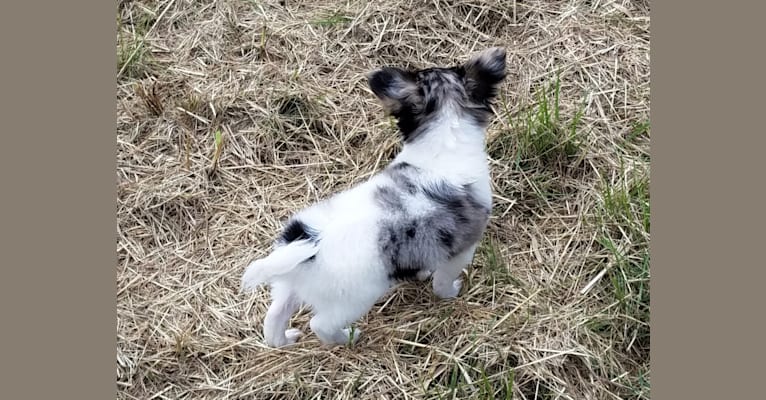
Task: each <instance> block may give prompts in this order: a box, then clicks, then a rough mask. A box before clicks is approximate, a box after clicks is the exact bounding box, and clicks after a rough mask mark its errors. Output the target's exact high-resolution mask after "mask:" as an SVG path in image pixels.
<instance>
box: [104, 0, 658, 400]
mask: <svg viewBox="0 0 766 400" xmlns="http://www.w3.org/2000/svg"><path fill="white" fill-rule="evenodd" d="M117 25H118V39H117V46H116V49H117V62H118V64H117V67H116V68H117V71H118V73H119V75H118V78H117V83H118V95H117V111H118V112H117V115H118V117H117V143H118V154H117V165H118V169H117V179H118V211H117V219H118V232H117V233H118V239H117V254H118V264H117V286H118V288H117V317H118V318H117V325H118V338H117V375H118V378H117V388H118V398H121V399H149V398H169V399H177V398H188V399H229V398H264V399H265V398H274V399H309V398H311V399H320V398H322V399H324V398H348V399H359V398H369V399H378V398H387V399H393V398H413V399H437V398H477V399H505V398H511V397H513V398H514V399H618V398H620V399H648V398H649V397H650V395H649V387H650V383H649V382H650V373H649V345H650V343H649V286H648V281H649V261H650V260H649V253H648V245H649V239H650V235H649V228H650V226H649V212H650V210H649V181H650V179H649V176H650V175H649V172H650V169H649V161H650V159H649V84H650V79H649V6H648V3H647V2H645V1H627V0H624V1H598V0H594V1H587V0H566V1H557V0H554V1H548V0H546V1H543V0H525V1H514V0H501V1H481V0H433V1H414V0H410V1H407V0H397V1H387V2H363V1H346V2H331V1H316V2H313V1H295V0H287V1H277V0H270V1H245V0H239V1H233V0H230V1H190V0H164V1H150V0H144V1H139V0H133V1H130V0H126V1H121V2H120V5H119V15H118V17H117ZM491 45H502V46H505V47H506V49H507V51H508V71H509V76H508V79H507V81H506V82H505V84H504V86H503V88H502V90H501V95H502V98H501V101H500V102H498V104H497V107H496V108H497V117H496V118H495V120H494V121H493V123H492V125H491V127H490V130H489V137H488V148H489V154H490V163H491V166H492V173H493V180H494V182H493V184H494V190H495V199H494V210H493V217H492V221H491V225H490V228H489V231H488V232H487V234H486V237H485V239H484V241H483V243H482V246H481V248H480V251H479V252H478V254H477V257H476V259H475V262H474V265H473V268H471V269H470V270H468V271H467V272H466V274H467V277H466V285H465V288H464V289H463V292H462V294H461V296H460V297H459V299H457V300H456V301H437V300H436V299H435V298H434V297H433V295H431V294H430V292H429V290H428V288H427V287H426V286H425V285H422V284H414V283H413V284H407V285H403V286H402V287H400V288H398V289H397V290H395V291H393V292H392V293H391V294H390V295H389V296H387V297H386V298H384V299H383V300H382V301H381V302H380V303H379V304H378V305H377V306H376V307H375V308H374V309H373V310H372V311H371V312H370V314H369V315H368V316H367V317H366V318H364V319H363V320H362V321H361V323H360V328H362V329H363V330H364V331H365V335H364V336H363V337H362V340H361V341H360V343H359V344H358V345H357V346H356V347H354V348H334V349H327V348H322V347H321V346H320V345H319V343H318V341H317V339H316V338H315V337H314V336H313V335H311V334H309V335H308V336H306V337H304V338H303V339H302V340H301V341H300V342H299V344H298V345H296V346H294V347H291V348H287V349H282V350H273V349H268V348H266V347H264V346H263V345H262V344H261V341H260V340H261V326H260V324H261V322H262V319H263V314H264V313H265V310H266V306H267V301H266V300H267V296H268V295H267V294H266V293H265V292H259V293H257V294H255V295H250V296H248V295H243V294H240V293H239V292H238V289H239V278H240V276H241V274H242V271H243V268H244V265H245V263H246V262H247V261H248V260H249V259H251V258H252V257H255V256H258V255H261V254H263V252H265V251H267V250H268V246H269V245H270V242H271V240H272V238H273V237H274V235H275V233H276V232H277V229H279V227H280V220H282V219H283V218H284V217H286V216H287V215H289V213H290V212H291V211H293V210H295V209H297V208H299V207H302V206H304V205H307V204H308V203H310V202H312V201H314V200H316V199H318V198H322V197H324V196H326V195H328V194H330V193H332V192H334V191H337V190H340V189H343V188H346V187H349V186H350V185H352V184H354V183H356V182H359V181H361V180H364V179H366V178H367V177H369V176H370V174H373V173H374V172H376V171H377V170H379V169H380V168H381V167H383V166H384V165H385V163H386V162H387V161H388V160H390V159H391V158H392V157H393V155H394V154H395V153H396V151H397V149H398V146H399V144H398V141H397V137H396V131H395V129H394V125H393V124H392V122H391V121H390V120H389V119H387V118H385V117H384V116H383V115H382V110H381V107H380V106H379V105H378V104H377V102H376V100H375V99H374V96H373V95H372V94H371V93H370V92H369V91H368V89H367V86H366V80H365V78H364V74H365V73H366V72H368V71H370V70H371V69H373V68H375V67H378V66H380V65H385V64H397V65H405V66H407V65H409V66H421V67H422V66H428V65H438V64H452V63H455V62H458V61H462V60H465V58H466V57H467V55H468V54H470V53H471V52H473V51H477V50H480V49H483V48H485V47H488V46H491ZM293 324H294V326H296V327H298V328H301V329H303V330H304V331H308V329H307V328H308V327H307V325H308V316H307V315H306V314H305V313H302V314H300V315H298V316H297V317H296V318H295V319H294V322H293Z"/></svg>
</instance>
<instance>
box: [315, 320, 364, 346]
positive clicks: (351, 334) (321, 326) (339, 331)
mask: <svg viewBox="0 0 766 400" xmlns="http://www.w3.org/2000/svg"><path fill="white" fill-rule="evenodd" d="M344 322H345V321H343V320H339V319H337V318H335V317H333V316H330V314H329V313H328V314H317V315H315V316H314V317H312V318H311V322H310V325H311V331H312V332H314V333H315V334H316V335H317V337H319V340H321V341H322V343H324V344H328V345H334V344H349V343H350V344H354V343H356V341H357V340H358V339H359V336H360V335H361V334H362V331H361V330H359V329H358V328H350V327H346V326H345V325H346V324H345V323H344Z"/></svg>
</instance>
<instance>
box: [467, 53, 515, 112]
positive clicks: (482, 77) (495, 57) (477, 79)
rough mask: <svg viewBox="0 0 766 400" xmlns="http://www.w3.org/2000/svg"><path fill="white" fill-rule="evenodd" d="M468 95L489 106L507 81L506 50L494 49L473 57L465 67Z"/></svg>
mask: <svg viewBox="0 0 766 400" xmlns="http://www.w3.org/2000/svg"><path fill="white" fill-rule="evenodd" d="M463 71H464V74H465V75H464V79H465V88H466V93H467V94H468V96H469V97H470V98H471V100H473V101H475V102H476V103H479V104H489V103H490V102H491V101H492V100H493V99H494V98H495V96H496V95H497V87H498V86H499V84H500V82H502V81H503V79H505V49H504V48H502V47H492V48H489V49H487V50H484V51H482V52H481V53H479V54H476V55H475V56H473V57H472V58H471V59H470V60H468V62H466V63H465V65H464V66H463Z"/></svg>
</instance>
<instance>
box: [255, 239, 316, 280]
mask: <svg viewBox="0 0 766 400" xmlns="http://www.w3.org/2000/svg"><path fill="white" fill-rule="evenodd" d="M318 251H319V247H318V246H317V245H316V244H315V243H312V242H309V241H307V240H301V241H295V242H292V243H290V244H288V245H285V246H282V247H278V248H276V249H275V250H274V251H273V252H271V254H269V255H268V256H266V257H264V258H261V259H258V260H255V261H253V262H251V263H250V265H248V266H247V269H245V273H244V275H242V288H243V289H249V290H253V289H255V288H256V287H257V286H258V285H260V284H263V283H268V282H270V281H271V280H272V279H273V278H274V277H277V276H279V275H284V274H286V273H288V272H290V271H292V270H293V268H295V267H296V266H297V265H298V264H300V263H302V262H303V261H306V260H307V259H309V258H311V256H313V255H315V254H316V253H317V252H318Z"/></svg>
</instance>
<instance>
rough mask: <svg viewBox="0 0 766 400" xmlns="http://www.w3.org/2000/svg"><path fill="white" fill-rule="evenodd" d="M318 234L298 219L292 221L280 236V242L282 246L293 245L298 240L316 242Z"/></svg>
mask: <svg viewBox="0 0 766 400" xmlns="http://www.w3.org/2000/svg"><path fill="white" fill-rule="evenodd" d="M316 239H317V235H316V232H315V231H314V230H313V229H311V228H310V227H309V226H308V225H306V224H304V223H303V221H301V220H298V219H293V220H290V222H288V223H287V225H286V226H285V228H284V229H283V230H282V234H281V235H279V239H278V241H279V242H280V243H282V244H288V243H292V242H294V241H296V240H314V241H315V240H316Z"/></svg>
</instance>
